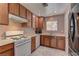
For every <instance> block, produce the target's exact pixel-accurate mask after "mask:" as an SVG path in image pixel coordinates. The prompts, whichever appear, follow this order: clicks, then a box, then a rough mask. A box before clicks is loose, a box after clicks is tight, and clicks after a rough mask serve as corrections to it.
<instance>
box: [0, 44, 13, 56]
mask: <svg viewBox="0 0 79 59" xmlns="http://www.w3.org/2000/svg"><path fill="white" fill-rule="evenodd" d="M13 45H14V44H13V43H11V44H7V45H4V46H0V56H14V46H13Z"/></svg>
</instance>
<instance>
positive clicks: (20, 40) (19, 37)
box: [6, 31, 31, 56]
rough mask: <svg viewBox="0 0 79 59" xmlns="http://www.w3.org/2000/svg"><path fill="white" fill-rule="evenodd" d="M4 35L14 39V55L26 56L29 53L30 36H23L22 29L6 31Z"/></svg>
mask: <svg viewBox="0 0 79 59" xmlns="http://www.w3.org/2000/svg"><path fill="white" fill-rule="evenodd" d="M6 36H8V37H10V36H11V37H10V38H11V39H13V40H14V55H15V56H28V55H30V54H31V38H27V37H24V36H23V31H21V32H20V31H19V32H18V31H13V32H11V31H10V32H7V33H6Z"/></svg>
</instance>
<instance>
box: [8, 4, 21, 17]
mask: <svg viewBox="0 0 79 59" xmlns="http://www.w3.org/2000/svg"><path fill="white" fill-rule="evenodd" d="M19 6H20V4H18V3H9V13H12V14H14V15H18V16H19V12H20V8H19Z"/></svg>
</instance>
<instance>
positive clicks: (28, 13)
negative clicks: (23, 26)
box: [27, 10, 32, 20]
mask: <svg viewBox="0 0 79 59" xmlns="http://www.w3.org/2000/svg"><path fill="white" fill-rule="evenodd" d="M27 19H28V20H31V19H32V13H31V12H30V11H29V10H27Z"/></svg>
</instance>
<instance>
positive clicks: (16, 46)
mask: <svg viewBox="0 0 79 59" xmlns="http://www.w3.org/2000/svg"><path fill="white" fill-rule="evenodd" d="M29 42H31V41H29ZM29 42H23V43H21V44H17V45H15V47H18V46H22V45H24V44H27V43H29Z"/></svg>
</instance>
